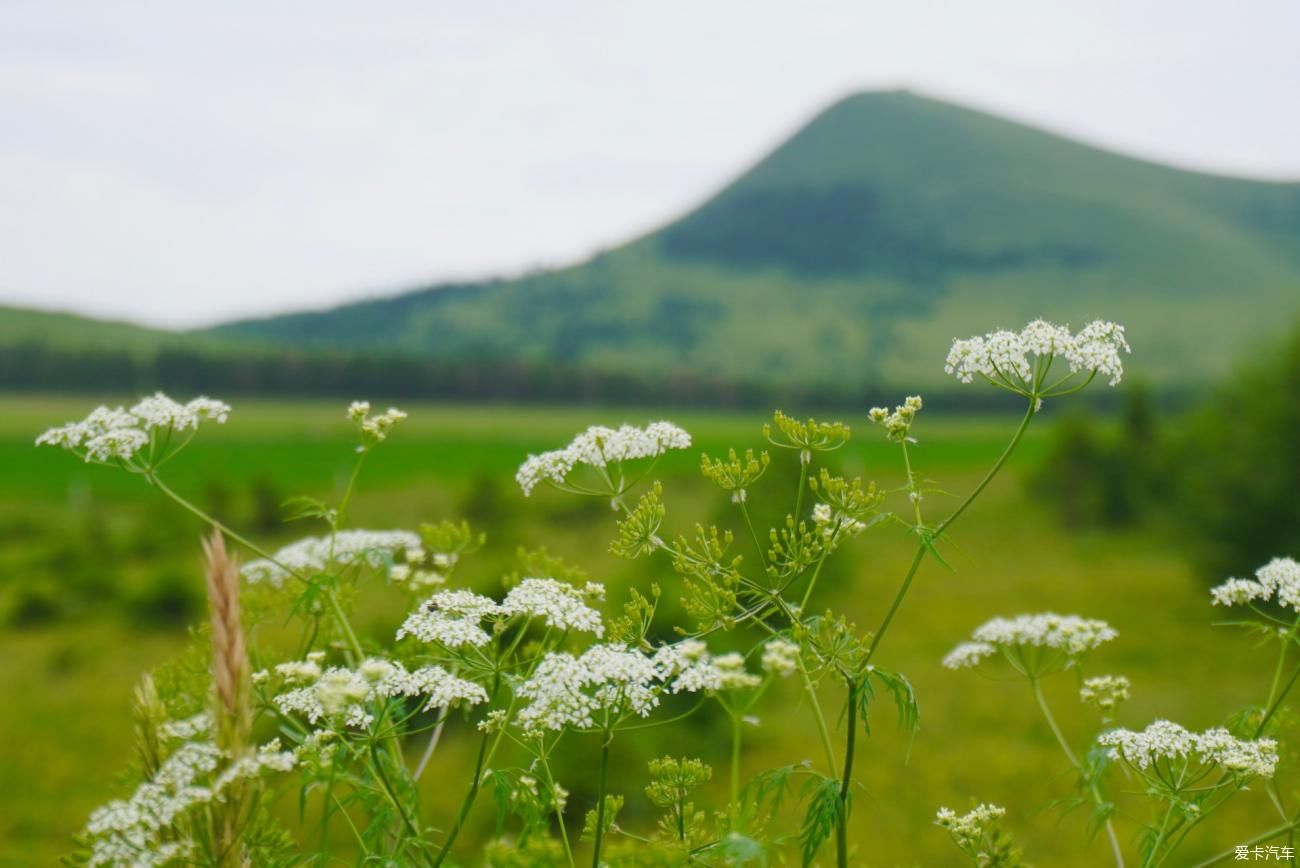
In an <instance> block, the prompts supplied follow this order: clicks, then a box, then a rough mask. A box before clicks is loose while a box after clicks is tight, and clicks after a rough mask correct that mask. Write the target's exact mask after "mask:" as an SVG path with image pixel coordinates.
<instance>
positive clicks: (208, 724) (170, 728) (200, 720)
mask: <svg viewBox="0 0 1300 868" xmlns="http://www.w3.org/2000/svg"><path fill="white" fill-rule="evenodd" d="M211 729H212V716H211V715H209V714H208V713H207V712H206V711H203V712H199V713H198V714H196V715H194V716H193V717H189V718H186V719H185V720H169V721H167V722H166V723H164V724H162V725H161V726H159V727H158V734H159V735H161V736H162V737H163V739H165V740H171V741H192V740H193V739H195V738H197V737H199V736H200V735H206V734H207V733H208V731H209V730H211Z"/></svg>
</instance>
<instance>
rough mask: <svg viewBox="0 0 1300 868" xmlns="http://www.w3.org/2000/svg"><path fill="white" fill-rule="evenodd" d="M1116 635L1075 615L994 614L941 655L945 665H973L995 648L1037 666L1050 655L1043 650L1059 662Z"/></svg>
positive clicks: (1015, 661) (1022, 664) (1015, 660)
mask: <svg viewBox="0 0 1300 868" xmlns="http://www.w3.org/2000/svg"><path fill="white" fill-rule="evenodd" d="M1117 635H1119V634H1117V633H1116V632H1115V630H1114V629H1113V628H1112V627H1111V626H1110V625H1109V624H1107V623H1106V622H1105V621H1097V620H1092V619H1088V618H1080V617H1079V616H1078V615H1057V614H1055V613H1052V612H1047V613H1044V614H1041V615H1019V616H1017V617H1015V618H994V619H992V620H991V621H988V622H986V623H984V624H981V625H980V626H979V627H977V628H975V632H974V633H973V634H972V640H973V641H970V642H963V643H962V644H960V645H958V646H957V647H956V648H954V649H953V651H952V653H950V654H949V655H948V656H947V657H945V658H944V659H943V665H944V666H946V667H947V668H949V669H963V668H966V667H970V666H976V665H978V664H979V663H980V662H981V661H983V660H985V659H986V658H989V657H992V656H994V655H996V654H997V653H999V652H1002V653H1003V654H1004V655H1006V657H1007V659H1008V660H1010V661H1011V662H1012V665H1013V666H1016V667H1017V668H1022V667H1025V668H1028V669H1037V668H1039V667H1041V666H1042V665H1044V664H1045V663H1047V662H1049V661H1051V660H1052V659H1053V655H1051V654H1047V655H1045V654H1044V653H1043V652H1057V653H1056V655H1055V656H1056V657H1059V658H1060V659H1057V660H1056V661H1055V662H1056V663H1058V664H1061V665H1065V664H1068V663H1069V662H1071V661H1074V660H1077V659H1078V658H1079V657H1081V656H1082V655H1084V654H1086V653H1087V652H1089V651H1092V650H1094V649H1096V648H1097V647H1099V646H1100V645H1101V644H1102V643H1104V642H1109V641H1110V640H1112V639H1114V638H1115V637H1116V636H1117Z"/></svg>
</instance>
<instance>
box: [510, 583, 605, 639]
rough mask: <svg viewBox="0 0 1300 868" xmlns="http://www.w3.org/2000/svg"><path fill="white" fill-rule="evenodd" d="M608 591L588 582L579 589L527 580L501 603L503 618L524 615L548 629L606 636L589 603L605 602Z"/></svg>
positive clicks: (512, 590) (562, 584) (597, 616)
mask: <svg viewBox="0 0 1300 868" xmlns="http://www.w3.org/2000/svg"><path fill="white" fill-rule="evenodd" d="M604 597H605V587H604V585H600V584H598V583H596V582H588V583H587V585H586V587H584V588H582V589H578V588H575V587H573V586H572V585H568V584H565V583H564V582H559V581H556V580H555V579H536V578H527V579H524V580H523V581H521V582H520V583H519V584H518V585H516V586H515V587H514V588H511V589H510V592H509V593H507V594H506V596H505V599H504V600H502V601H501V605H500V607H499V611H500V612H501V613H502V614H503V615H507V616H511V615H522V616H524V617H528V618H541V619H542V620H543V621H545V623H546V625H547V626H548V627H554V628H555V629H557V630H579V631H581V632H584V633H592V634H594V635H596V636H602V635H604V632H605V628H604V626H602V624H601V622H600V613H599V612H597V611H596V610H595V609H593V608H591V607H590V606H588V605H587V600H589V599H598V600H600V599H604Z"/></svg>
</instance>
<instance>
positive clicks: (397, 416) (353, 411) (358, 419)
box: [348, 401, 406, 452]
mask: <svg viewBox="0 0 1300 868" xmlns="http://www.w3.org/2000/svg"><path fill="white" fill-rule="evenodd" d="M348 418H349V419H351V420H352V422H353V423H354V424H355V425H356V426H357V430H358V431H360V432H361V445H360V446H358V447H357V451H358V452H365V451H366V450H368V449H370V448H371V447H373V446H375V444H377V443H382V442H383V441H385V440H387V439H388V434H389V432H391V431H392V430H393V428H395V427H397V424H398V423H399V422H402V421H404V420H405V419H406V413H404V412H403V411H401V410H399V409H397V408H396V407H389V408H388V409H387V410H385V411H384V412H383V413H380V414H379V415H377V416H372V415H370V402H369V401H353V402H352V403H351V404H350V405H348Z"/></svg>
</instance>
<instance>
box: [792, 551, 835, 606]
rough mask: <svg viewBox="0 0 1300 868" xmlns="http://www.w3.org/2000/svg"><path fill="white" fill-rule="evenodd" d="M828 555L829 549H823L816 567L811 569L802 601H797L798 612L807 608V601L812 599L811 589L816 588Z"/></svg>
mask: <svg viewBox="0 0 1300 868" xmlns="http://www.w3.org/2000/svg"><path fill="white" fill-rule="evenodd" d="M828 554H830V549H828V548H823V549H822V555H821V557H820V558H818V559H817V566H816V567H814V568H813V574H812V578H811V579H809V580H808V587H807V588H806V589H805V590H804V592H803V599H802V600H800V601H799V612H800V613H801V614H802V612H803V611H804V610H805V609H807V608H808V600H809V599H811V598H812V592H813V588H815V587H817V577H818V576H820V575H821V574H822V564H824V563H826V555H828Z"/></svg>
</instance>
